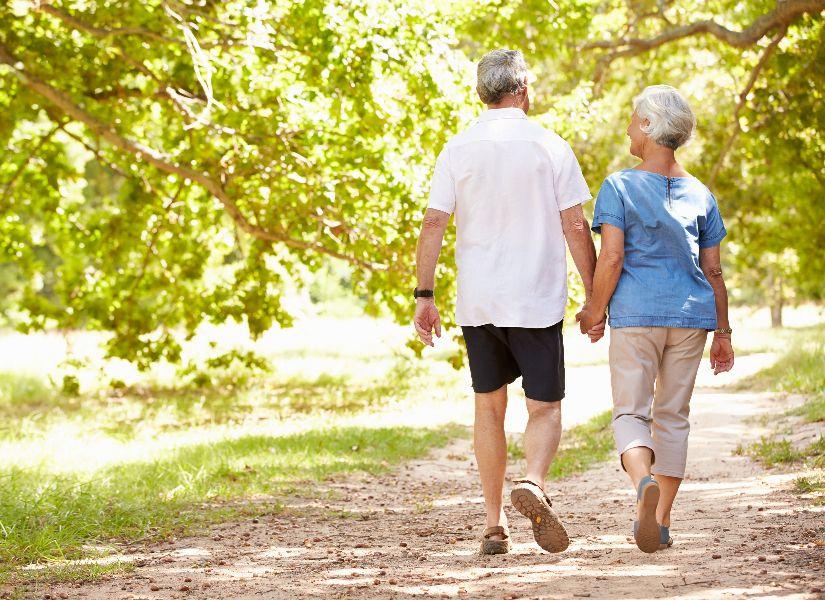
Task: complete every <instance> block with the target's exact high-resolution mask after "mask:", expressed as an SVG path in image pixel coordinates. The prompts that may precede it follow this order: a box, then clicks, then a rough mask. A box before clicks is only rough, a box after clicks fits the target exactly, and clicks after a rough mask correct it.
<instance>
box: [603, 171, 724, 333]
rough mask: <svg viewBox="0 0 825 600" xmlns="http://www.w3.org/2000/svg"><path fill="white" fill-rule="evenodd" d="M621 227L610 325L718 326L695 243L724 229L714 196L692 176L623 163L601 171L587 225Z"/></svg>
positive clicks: (713, 241)
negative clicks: (621, 245) (620, 257)
mask: <svg viewBox="0 0 825 600" xmlns="http://www.w3.org/2000/svg"><path fill="white" fill-rule="evenodd" d="M604 223H609V224H610V225H615V226H616V227H618V228H620V229H622V230H623V231H624V252H625V255H624V266H623V267H622V274H621V276H620V277H619V283H618V284H617V286H616V291H615V292H614V293H613V297H612V298H611V299H610V308H609V313H610V318H609V321H608V323H609V324H610V326H611V327H688V328H695V329H708V330H710V329H716V304H715V300H714V296H713V289H712V288H711V287H710V283H708V280H707V278H706V277H705V275H704V273H702V270H701V269H700V268H699V249H700V248H710V247H712V246H716V245H717V244H719V242H720V241H722V238H724V237H725V235H727V231H726V230H725V225H724V224H723V223H722V217H721V216H720V215H719V209H718V207H717V206H716V198H714V197H713V194H711V193H710V191H709V190H708V188H706V187H705V186H704V185H703V184H702V182H700V181H699V180H698V179H696V178H695V177H665V176H664V175H659V174H658V173H651V172H650V171H641V170H639V169H625V170H623V171H619V172H617V173H613V174H612V175H610V176H609V177H608V178H607V179H605V181H604V183H603V184H602V187H601V189H600V190H599V195H598V197H597V198H596V208H595V212H594V215H593V227H592V228H593V231H595V232H596V233H601V226H602V224H604Z"/></svg>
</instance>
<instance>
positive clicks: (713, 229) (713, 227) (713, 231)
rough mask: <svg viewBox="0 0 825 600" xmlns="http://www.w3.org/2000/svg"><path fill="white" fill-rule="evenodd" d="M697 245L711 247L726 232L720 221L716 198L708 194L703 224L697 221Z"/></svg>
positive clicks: (720, 216) (717, 242)
mask: <svg viewBox="0 0 825 600" xmlns="http://www.w3.org/2000/svg"><path fill="white" fill-rule="evenodd" d="M699 225H700V227H699V247H700V248H712V247H713V246H716V245H718V244H719V242H721V241H722V239H723V238H724V237H725V236H726V235H727V234H728V231H727V229H725V224H724V223H723V222H722V215H720V214H719V207H718V206H717V205H716V198H715V197H714V196H713V194H710V199H709V201H708V210H707V216H706V218H705V223H704V226H702V223H701V222H700V223H699Z"/></svg>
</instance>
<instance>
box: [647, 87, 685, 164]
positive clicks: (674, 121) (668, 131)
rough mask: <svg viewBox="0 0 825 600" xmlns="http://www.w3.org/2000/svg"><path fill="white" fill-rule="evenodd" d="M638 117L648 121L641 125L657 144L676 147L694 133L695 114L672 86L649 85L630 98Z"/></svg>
mask: <svg viewBox="0 0 825 600" xmlns="http://www.w3.org/2000/svg"><path fill="white" fill-rule="evenodd" d="M633 109H634V110H635V111H636V114H637V115H638V116H639V119H641V120H645V119H647V120H648V121H650V125H647V126H645V125H642V126H641V129H642V131H643V132H645V133H646V134H647V135H648V136H650V138H651V139H652V140H653V141H654V142H656V143H657V144H659V145H660V146H666V147H668V148H671V149H673V150H676V148H678V147H679V146H683V145H685V144H686V143H687V141H688V140H689V139H690V136H691V135H693V129H694V128H695V127H696V117H695V116H694V115H693V111H692V110H691V109H690V105H689V104H688V102H687V100H685V98H684V97H683V96H682V94H680V93H679V90H677V89H676V88H674V87H671V86H669V85H651V86H649V87H646V88H645V89H644V90H643V91H642V93H641V94H639V95H638V96H636V97H635V98H634V99H633Z"/></svg>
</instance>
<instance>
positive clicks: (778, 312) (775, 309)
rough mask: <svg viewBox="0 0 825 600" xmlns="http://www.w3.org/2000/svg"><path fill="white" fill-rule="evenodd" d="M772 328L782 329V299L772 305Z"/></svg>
mask: <svg viewBox="0 0 825 600" xmlns="http://www.w3.org/2000/svg"><path fill="white" fill-rule="evenodd" d="M771 327H774V328H776V327H782V299H781V298H779V299H777V301H776V302H775V303H774V304H771Z"/></svg>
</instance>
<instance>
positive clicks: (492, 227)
mask: <svg viewBox="0 0 825 600" xmlns="http://www.w3.org/2000/svg"><path fill="white" fill-rule="evenodd" d="M590 198H592V196H591V194H590V190H589V189H588V187H587V183H586V182H585V181H584V177H583V176H582V172H581V168H580V167H579V163H578V161H577V160H576V156H575V155H574V154H573V150H572V149H571V148H570V145H569V144H568V143H567V142H565V141H564V140H563V139H562V138H560V137H559V136H558V135H556V134H555V133H553V132H551V131H548V130H546V129H544V128H543V127H541V126H540V125H537V124H535V123H532V122H531V121H529V120H528V119H527V116H526V115H525V114H524V112H523V111H522V110H521V109H519V108H497V109H490V110H487V111H486V112H485V113H483V114H482V115H481V117H479V118H478V120H476V121H475V122H474V123H473V124H472V125H471V126H470V127H469V128H467V129H466V130H465V131H463V132H462V133H459V134H458V135H456V136H455V137H454V138H452V139H451V140H450V141H449V142H447V144H446V145H445V146H444V149H443V150H442V151H441V154H440V155H439V156H438V160H437V161H436V166H435V173H434V174H433V181H432V191H431V193H430V201H429V205H428V206H429V207H430V208H434V209H436V210H440V211H443V212H446V213H448V214H451V213H453V212H455V222H456V263H457V265H458V298H457V300H456V322H457V323H458V324H459V325H486V324H488V323H489V324H493V325H497V326H499V327H548V326H550V325H554V324H556V323H558V322H559V321H561V320H562V319H563V318H564V311H565V307H566V305H567V253H566V250H565V241H564V234H563V232H562V228H561V217H560V215H559V211H562V210H565V209H567V208H570V207H573V206H576V205H577V204H582V203H584V202H587V201H588V200H590Z"/></svg>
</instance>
